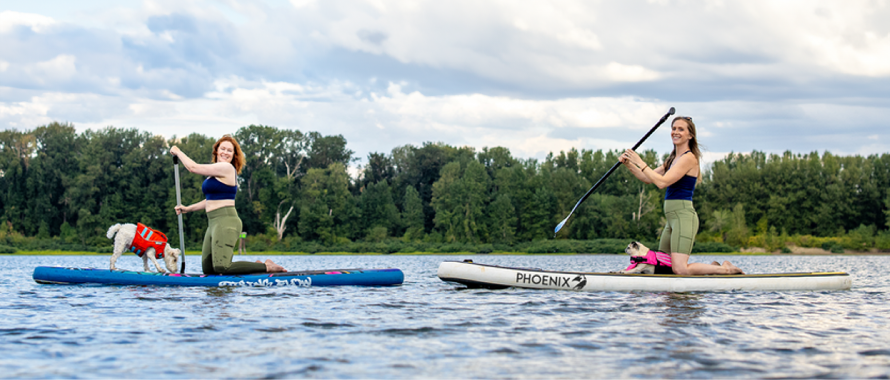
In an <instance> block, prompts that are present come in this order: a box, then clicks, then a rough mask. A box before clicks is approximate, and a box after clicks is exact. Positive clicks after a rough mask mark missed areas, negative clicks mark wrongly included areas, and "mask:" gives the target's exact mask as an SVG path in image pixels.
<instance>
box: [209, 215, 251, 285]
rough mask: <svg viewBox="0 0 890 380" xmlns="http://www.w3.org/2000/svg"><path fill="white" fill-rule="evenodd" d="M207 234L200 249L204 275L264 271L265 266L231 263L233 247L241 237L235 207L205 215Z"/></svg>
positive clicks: (239, 220) (240, 262) (233, 252)
mask: <svg viewBox="0 0 890 380" xmlns="http://www.w3.org/2000/svg"><path fill="white" fill-rule="evenodd" d="M207 220H208V224H209V225H208V226H207V233H206V234H204V247H203V248H202V249H201V268H202V269H203V270H204V274H247V273H260V272H265V271H266V264H262V263H252V262H249V261H236V262H234V263H233V262H232V256H233V255H234V254H235V245H236V244H237V243H238V237H239V235H241V218H238V212H237V211H235V206H226V207H221V208H218V209H216V210H213V211H210V212H208V213H207Z"/></svg>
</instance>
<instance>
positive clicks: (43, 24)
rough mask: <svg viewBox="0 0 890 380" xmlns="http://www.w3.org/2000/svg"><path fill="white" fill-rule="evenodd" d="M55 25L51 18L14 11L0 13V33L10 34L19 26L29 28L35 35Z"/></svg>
mask: <svg viewBox="0 0 890 380" xmlns="http://www.w3.org/2000/svg"><path fill="white" fill-rule="evenodd" d="M54 25H56V21H55V20H54V19H53V18H51V17H46V16H42V15H38V14H33V13H21V12H14V11H2V12H0V33H8V32H10V31H11V30H12V29H13V28H15V27H19V26H24V27H28V28H30V29H31V30H32V31H34V32H35V33H41V32H43V31H45V30H47V29H48V28H50V27H52V26H54Z"/></svg>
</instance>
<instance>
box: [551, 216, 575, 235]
mask: <svg viewBox="0 0 890 380" xmlns="http://www.w3.org/2000/svg"><path fill="white" fill-rule="evenodd" d="M569 216H571V215H569ZM568 221H569V218H568V217H566V218H565V219H563V220H562V222H559V224H557V225H556V228H555V229H554V230H553V233H554V234H555V233H557V232H559V230H561V229H562V226H564V225H566V222H568Z"/></svg>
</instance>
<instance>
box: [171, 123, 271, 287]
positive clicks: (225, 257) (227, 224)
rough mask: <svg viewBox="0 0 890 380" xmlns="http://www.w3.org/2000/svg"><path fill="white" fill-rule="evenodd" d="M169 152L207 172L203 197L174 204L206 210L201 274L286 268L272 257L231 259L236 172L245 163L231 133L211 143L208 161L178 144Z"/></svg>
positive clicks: (236, 221)
mask: <svg viewBox="0 0 890 380" xmlns="http://www.w3.org/2000/svg"><path fill="white" fill-rule="evenodd" d="M170 153H171V154H173V155H175V156H177V157H179V160H180V161H182V164H183V166H184V167H185V168H186V169H188V171H190V172H192V173H195V174H200V175H202V176H206V177H207V179H206V180H204V184H203V186H201V190H202V191H203V192H204V196H205V198H206V199H204V200H203V201H200V202H198V203H195V204H192V205H188V206H181V205H179V206H176V207H175V208H176V214H177V215H178V214H184V213H187V212H193V211H198V210H204V211H205V212H206V213H207V219H208V226H207V233H206V234H204V245H203V247H202V249H201V268H202V269H203V270H204V274H247V273H261V272H287V271H286V270H285V269H284V268H282V267H281V266H280V265H278V264H275V263H273V262H272V260H266V262H265V263H262V262H249V261H236V262H232V257H233V255H234V250H235V246H236V244H237V242H238V238H239V236H240V235H241V219H240V218H238V212H237V211H235V195H236V194H237V193H238V174H240V173H241V168H242V167H243V166H244V153H243V152H242V151H241V146H240V145H238V141H236V140H235V139H234V138H233V137H232V136H229V135H225V136H223V137H222V138H220V139H219V140H218V141H217V142H216V144H213V159H212V160H211V162H212V163H210V164H198V163H195V161H193V160H192V159H191V158H189V157H188V156H186V155H185V153H183V152H182V151H181V150H179V148H178V147H176V146H174V147H172V148H170Z"/></svg>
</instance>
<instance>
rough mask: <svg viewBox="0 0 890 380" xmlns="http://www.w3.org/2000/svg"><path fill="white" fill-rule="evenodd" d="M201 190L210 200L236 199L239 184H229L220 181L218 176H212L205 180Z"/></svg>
mask: <svg viewBox="0 0 890 380" xmlns="http://www.w3.org/2000/svg"><path fill="white" fill-rule="evenodd" d="M201 191H202V192H203V193H204V196H205V197H206V198H207V200H208V201H218V200H224V199H235V195H236V194H237V193H238V185H235V186H229V185H226V184H224V183H222V182H220V181H219V180H218V179H216V177H210V178H207V179H205V180H204V184H203V185H201Z"/></svg>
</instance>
